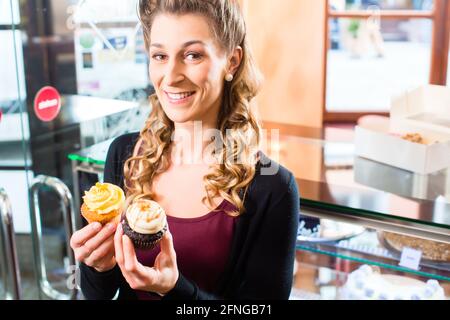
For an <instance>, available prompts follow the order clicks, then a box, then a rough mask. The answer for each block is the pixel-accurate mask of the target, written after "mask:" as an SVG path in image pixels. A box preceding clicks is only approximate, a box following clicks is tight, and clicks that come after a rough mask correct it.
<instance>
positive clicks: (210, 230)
mask: <svg viewBox="0 0 450 320" xmlns="http://www.w3.org/2000/svg"><path fill="white" fill-rule="evenodd" d="M234 208H235V207H234V205H233V204H232V203H230V202H228V201H227V200H224V201H223V202H222V203H221V204H220V205H219V206H218V207H217V208H216V210H215V211H211V212H209V213H207V214H206V215H203V216H201V217H197V218H177V217H171V216H167V223H168V224H169V229H170V232H171V233H172V236H173V244H174V248H175V252H176V254H177V264H178V270H179V271H180V272H181V273H182V274H183V275H184V276H185V277H186V278H188V279H189V280H192V281H194V282H195V283H196V284H197V285H198V286H199V288H201V289H203V290H205V291H209V292H213V291H215V288H216V285H217V283H218V280H219V278H220V275H221V274H222V273H223V272H224V271H225V266H226V263H227V261H228V257H229V255H230V250H231V241H232V239H233V233H234V226H235V223H236V220H237V218H235V217H231V216H229V215H227V214H226V212H225V209H227V210H233V209H234ZM159 252H160V246H159V245H157V246H156V247H155V248H153V249H152V250H142V249H136V256H137V259H138V261H139V262H140V263H142V264H143V265H145V266H149V267H152V266H153V265H154V262H155V258H156V256H157V255H158V253H159ZM136 294H137V296H138V299H140V300H158V299H160V296H159V295H156V294H154V293H149V292H144V291H139V290H136Z"/></svg>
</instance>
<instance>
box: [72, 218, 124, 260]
mask: <svg viewBox="0 0 450 320" xmlns="http://www.w3.org/2000/svg"><path fill="white" fill-rule="evenodd" d="M115 230H116V224H115V223H113V222H111V223H108V224H107V225H105V226H104V227H103V228H102V229H101V230H100V232H98V233H97V234H96V235H95V236H94V237H92V238H90V239H89V240H87V241H86V242H85V243H84V244H83V245H82V246H81V247H80V250H79V252H78V258H79V259H81V260H84V259H86V258H88V257H89V256H90V255H91V254H92V253H93V252H94V251H95V250H97V249H98V248H99V247H100V246H101V245H102V244H103V243H104V242H105V241H106V240H107V239H108V238H110V237H111V236H112V235H113V234H114V231H115Z"/></svg>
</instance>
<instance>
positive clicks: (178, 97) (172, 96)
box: [164, 91, 195, 104]
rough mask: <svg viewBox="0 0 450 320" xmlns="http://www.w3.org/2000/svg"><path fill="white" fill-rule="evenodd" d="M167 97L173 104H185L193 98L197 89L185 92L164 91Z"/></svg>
mask: <svg viewBox="0 0 450 320" xmlns="http://www.w3.org/2000/svg"><path fill="white" fill-rule="evenodd" d="M164 93H165V94H166V97H167V99H168V100H169V102H170V103H172V104H184V103H186V102H188V101H189V100H191V99H192V97H193V96H194V94H195V91H185V92H176V93H175V92H167V91H164Z"/></svg>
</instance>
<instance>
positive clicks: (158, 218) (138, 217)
mask: <svg viewBox="0 0 450 320" xmlns="http://www.w3.org/2000/svg"><path fill="white" fill-rule="evenodd" d="M122 228H123V232H124V234H126V235H127V236H128V237H129V238H130V239H131V241H133V243H134V246H135V247H136V248H139V249H152V248H154V247H155V246H156V245H157V244H158V242H159V241H160V240H161V239H162V237H163V235H164V233H165V232H166V231H167V219H166V214H165V212H164V209H163V208H162V207H161V206H160V205H159V204H158V203H157V202H155V201H152V200H146V199H138V200H136V201H134V202H133V203H132V204H131V205H130V206H129V207H128V209H127V211H126V213H125V218H124V220H123V227H122Z"/></svg>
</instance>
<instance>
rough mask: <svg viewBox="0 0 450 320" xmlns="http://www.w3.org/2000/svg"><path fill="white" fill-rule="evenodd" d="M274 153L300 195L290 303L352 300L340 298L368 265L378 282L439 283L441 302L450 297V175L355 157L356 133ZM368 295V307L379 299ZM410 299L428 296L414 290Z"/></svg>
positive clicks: (301, 134) (295, 141)
mask: <svg viewBox="0 0 450 320" xmlns="http://www.w3.org/2000/svg"><path fill="white" fill-rule="evenodd" d="M368 143H369V142H368ZM272 145H273V146H275V148H273V149H274V150H280V152H279V154H280V157H279V161H280V163H281V164H285V165H286V166H287V167H288V168H290V169H291V170H293V171H294V174H295V176H296V178H297V184H298V186H299V190H300V194H301V199H300V201H301V220H300V228H299V235H298V242H297V250H298V252H297V265H296V270H294V271H295V279H296V281H295V283H294V288H293V293H292V298H294V299H308V298H324V299H345V298H348V295H344V294H342V293H341V294H340V292H342V290H343V289H345V288H346V286H347V285H348V283H349V282H350V280H349V278H350V277H351V275H352V274H354V273H355V271H356V270H357V269H360V267H361V266H364V265H366V266H370V269H369V268H367V267H363V268H362V269H363V270H366V271H367V270H368V272H369V273H371V272H372V271H373V272H374V275H376V276H378V275H382V276H383V277H384V276H386V275H395V278H394V280H393V281H399V282H402V286H403V287H404V288H408V287H414V286H420V283H419V282H417V281H418V280H420V281H422V284H423V285H424V288H425V283H426V282H428V284H430V283H431V287H433V286H434V285H436V281H437V284H438V285H439V287H440V288H442V289H443V290H442V291H443V295H442V296H440V298H444V295H445V296H446V297H449V294H450V169H449V168H447V169H445V170H441V171H439V172H434V173H432V174H429V175H419V174H415V173H412V172H409V171H405V170H401V169H398V168H395V167H391V166H387V165H384V164H381V163H377V162H374V161H371V160H368V159H364V158H360V157H355V156H354V153H353V148H354V145H353V133H352V131H350V130H343V129H336V128H334V129H327V130H311V129H308V130H306V129H303V130H301V129H300V130H297V132H284V134H283V133H282V134H280V140H279V145H276V143H275V144H272ZM283 150H289V153H287V152H283ZM399 152H401V151H400V150H399ZM303 157H309V158H315V159H316V161H317V162H315V163H313V162H311V161H310V160H308V161H302V160H299V159H302V158H303ZM295 163H297V165H295ZM411 249H412V250H411ZM364 268H366V269H364ZM358 272H359V271H358ZM358 272H356V273H357V274H358ZM308 275H309V280H305V277H306V278H308ZM388 277H390V276H388ZM362 282H364V279H363V281H362ZM409 282H410V283H409ZM366 285H368V284H367V283H360V286H361V289H362V288H363V287H364V288H365V286H366ZM366 291H367V293H368V296H367V297H366V298H367V299H370V298H372V299H377V298H380V297H379V296H377V295H376V294H377V292H375V293H374V292H372V291H373V290H372V291H371V290H366ZM371 295H372V296H371ZM430 296H431V295H429V296H428V298H429V297H430ZM433 297H435V296H433ZM353 298H354V297H353ZM381 298H386V297H385V296H383V295H381ZM381 298H380V299H381ZM404 298H405V297H404ZM406 298H407V297H406ZM406 298H405V299H406ZM409 298H411V299H426V298H427V296H421V295H414V290H412V292H411V294H410V296H409Z"/></svg>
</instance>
